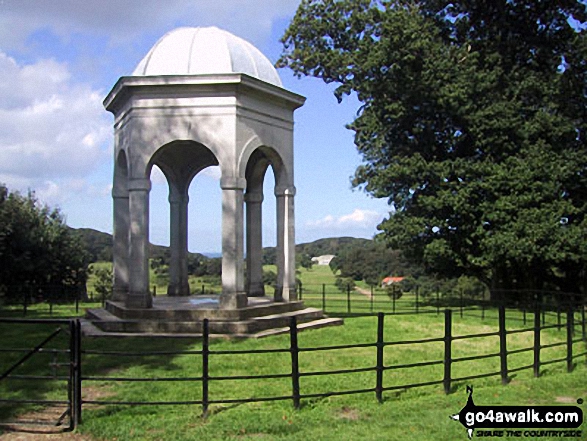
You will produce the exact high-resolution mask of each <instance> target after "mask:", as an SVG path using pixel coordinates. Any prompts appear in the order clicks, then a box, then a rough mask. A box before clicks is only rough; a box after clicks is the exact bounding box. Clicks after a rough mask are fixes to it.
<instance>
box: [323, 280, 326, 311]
mask: <svg viewBox="0 0 587 441" xmlns="http://www.w3.org/2000/svg"><path fill="white" fill-rule="evenodd" d="M322 311H324V312H326V283H323V284H322Z"/></svg>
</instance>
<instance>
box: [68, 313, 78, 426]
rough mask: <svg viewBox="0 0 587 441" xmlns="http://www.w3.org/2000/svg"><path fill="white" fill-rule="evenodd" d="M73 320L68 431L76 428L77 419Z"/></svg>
mask: <svg viewBox="0 0 587 441" xmlns="http://www.w3.org/2000/svg"><path fill="white" fill-rule="evenodd" d="M75 331H76V329H75V320H70V321H69V381H68V391H67V395H68V401H69V415H70V417H69V430H74V429H75V428H76V423H77V418H76V416H75V413H76V411H77V405H76V401H75V400H76V398H77V390H76V386H77V383H76V366H75V364H76V354H75V350H76V343H75Z"/></svg>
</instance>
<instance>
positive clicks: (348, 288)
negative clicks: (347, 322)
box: [346, 283, 351, 314]
mask: <svg viewBox="0 0 587 441" xmlns="http://www.w3.org/2000/svg"><path fill="white" fill-rule="evenodd" d="M346 312H347V313H348V314H350V312H351V284H350V283H349V284H348V285H347V286H346Z"/></svg>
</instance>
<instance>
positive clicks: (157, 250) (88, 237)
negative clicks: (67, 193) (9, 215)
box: [73, 228, 371, 263]
mask: <svg viewBox="0 0 587 441" xmlns="http://www.w3.org/2000/svg"><path fill="white" fill-rule="evenodd" d="M73 230H74V231H76V232H77V233H78V234H79V235H80V236H81V237H82V239H83V240H84V241H85V242H86V245H87V250H88V253H90V256H91V260H92V262H98V261H106V262H110V261H112V235H111V234H108V233H103V232H101V231H97V230H94V229H92V228H77V229H75V228H74V229H73ZM370 242H371V240H370V239H357V238H355V237H330V238H327V239H318V240H316V241H314V242H309V243H302V244H298V245H296V253H301V254H308V255H310V257H317V256H323V255H324V254H334V255H336V254H337V253H338V252H339V251H340V250H341V249H343V248H346V247H348V246H351V245H357V246H362V245H366V244H368V243H370ZM168 252H169V247H165V246H161V245H153V244H151V256H157V255H160V254H164V253H168ZM275 252H276V248H275V247H266V248H264V249H263V256H264V261H265V262H266V263H270V262H274V259H275ZM190 254H196V255H199V256H202V255H201V254H199V253H190ZM219 257H220V256H219Z"/></svg>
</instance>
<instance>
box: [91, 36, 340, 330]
mask: <svg viewBox="0 0 587 441" xmlns="http://www.w3.org/2000/svg"><path fill="white" fill-rule="evenodd" d="M304 101H305V98H304V97H302V96H300V95H297V94H295V93H293V92H290V91H288V90H286V89H284V88H283V86H282V83H281V80H280V78H279V75H278V73H277V71H276V70H275V68H274V67H273V65H272V64H271V62H270V61H269V60H268V59H267V58H266V57H265V56H264V55H263V54H262V53H261V52H260V51H259V50H258V49H257V48H255V47H254V46H253V45H251V44H250V43H248V42H247V41H245V40H243V39H241V38H239V37H236V36H234V35H232V34H230V33H228V32H226V31H223V30H220V29H218V28H215V27H209V28H179V29H175V30H173V31H171V32H169V33H167V34H166V35H164V36H163V37H162V38H161V39H160V40H159V41H158V42H157V43H156V44H155V45H154V46H153V48H152V49H151V50H150V51H149V52H148V53H147V55H146V56H145V57H144V58H143V59H142V60H141V61H140V63H139V64H138V66H137V67H136V69H135V70H134V72H133V74H132V75H131V76H126V77H122V78H120V79H119V80H118V82H117V83H116V84H115V85H114V87H113V89H112V90H111V91H110V93H109V94H108V96H107V97H106V99H105V101H104V106H105V108H106V110H108V111H109V112H111V113H112V114H113V115H114V137H115V141H114V177H113V190H112V197H113V207H114V235H113V236H114V248H113V256H114V257H113V272H114V280H113V297H112V300H111V301H109V302H107V304H106V308H105V310H90V311H89V312H88V318H89V320H88V321H87V322H86V329H87V330H88V332H89V331H93V332H96V333H102V332H105V333H108V332H110V333H113V334H131V333H135V332H139V333H141V332H149V333H152V334H162V335H165V334H175V335H177V334H186V335H193V334H197V333H199V332H201V327H202V324H201V322H202V319H203V318H208V319H209V320H210V329H211V332H213V333H216V334H221V335H245V336H254V335H264V334H263V333H268V332H270V330H274V329H276V328H279V327H283V326H286V325H287V322H288V321H289V317H291V316H294V315H295V316H296V317H298V321H299V322H302V323H303V322H305V323H306V325H305V326H307V327H311V326H324V325H328V324H340V323H341V321H340V320H339V319H328V318H325V317H324V316H323V314H322V311H321V310H318V309H315V308H306V307H305V306H304V305H303V303H302V302H301V301H299V300H298V299H297V294H296V286H295V227H294V197H295V186H294V164H293V125H294V118H293V114H294V111H295V110H296V109H297V108H299V107H301V106H302V105H303V104H304ZM154 165H157V166H158V167H159V168H160V169H161V171H162V172H163V174H164V175H165V177H166V179H167V182H168V185H169V207H170V249H171V260H170V266H169V279H170V281H169V286H168V291H167V294H168V295H167V296H164V297H155V298H154V297H152V295H151V293H150V291H149V286H150V285H149V191H150V189H151V181H150V175H151V170H152V167H153V166H154ZM215 165H217V166H219V168H220V171H221V179H220V187H221V189H222V225H221V226H220V225H219V228H222V293H221V294H220V296H207V297H203V296H191V295H190V292H189V284H188V272H187V253H188V247H187V244H188V224H189V222H188V215H187V214H188V210H187V208H188V202H189V201H188V189H189V186H190V183H191V181H192V179H193V178H194V177H195V176H196V175H197V174H198V173H199V172H201V171H202V170H204V169H205V168H206V167H209V166H215ZM269 167H271V169H272V171H273V173H274V177H275V189H274V195H264V194H263V181H264V178H265V174H266V172H267V170H268V169H269ZM269 196H274V197H275V198H276V204H275V205H276V213H275V214H274V215H275V216H276V221H277V222H276V225H277V272H278V274H277V283H276V286H275V291H274V293H271V294H272V295H271V296H268V295H266V294H269V293H265V288H264V285H263V268H262V234H261V232H262V215H263V213H262V202H263V199H264V198H265V197H269ZM245 230H246V231H245ZM196 234H197V232H196ZM245 243H246V250H245ZM245 256H246V260H245ZM245 271H246V274H245ZM302 326H303V325H302Z"/></svg>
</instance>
